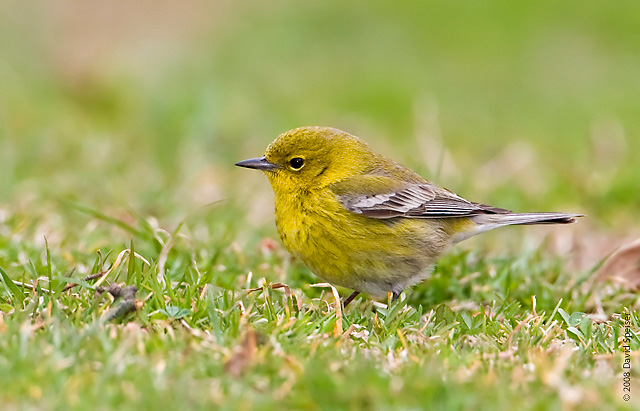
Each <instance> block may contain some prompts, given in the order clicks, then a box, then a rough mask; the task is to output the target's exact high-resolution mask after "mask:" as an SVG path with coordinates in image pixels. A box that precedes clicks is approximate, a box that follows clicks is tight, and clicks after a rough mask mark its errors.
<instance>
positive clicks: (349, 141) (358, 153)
mask: <svg viewBox="0 0 640 411" xmlns="http://www.w3.org/2000/svg"><path fill="white" fill-rule="evenodd" d="M374 158H375V154H373V153H372V152H371V150H370V149H369V147H368V146H367V144H366V143H365V142H364V141H362V140H360V139H359V138H358V137H355V136H352V135H351V134H349V133H346V132H344V131H341V130H338V129H335V128H330V127H301V128H296V129H293V130H289V131H287V132H285V133H283V134H281V135H280V136H278V138H276V139H275V140H274V141H273V142H272V143H271V144H270V145H269V147H267V151H266V153H265V155H264V157H259V158H252V159H249V160H244V161H240V162H238V163H236V165H237V166H240V167H247V168H253V169H257V170H261V171H263V172H264V173H265V174H266V175H267V177H268V178H269V181H270V182H271V187H272V188H273V191H274V192H275V193H276V194H278V193H282V194H285V193H293V192H295V191H300V190H312V189H316V188H322V187H326V186H327V185H330V184H333V183H336V182H338V181H340V180H342V179H344V178H347V177H350V176H354V175H357V174H360V173H362V172H364V171H365V170H366V169H367V168H369V167H370V166H371V164H372V163H373V160H374Z"/></svg>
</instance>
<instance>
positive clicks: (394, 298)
mask: <svg viewBox="0 0 640 411" xmlns="http://www.w3.org/2000/svg"><path fill="white" fill-rule="evenodd" d="M400 294H402V291H394V292H393V297H392V298H391V302H394V301H395V300H397V299H398V298H400Z"/></svg>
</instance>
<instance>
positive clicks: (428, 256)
mask: <svg viewBox="0 0 640 411" xmlns="http://www.w3.org/2000/svg"><path fill="white" fill-rule="evenodd" d="M236 166H239V167H245V168H250V169H256V170H260V171H262V172H263V173H264V174H265V175H266V176H267V178H268V180H269V182H270V184H271V188H272V190H273V193H274V203H275V223H276V228H277V231H278V234H279V236H280V238H281V240H282V242H283V244H284V246H285V248H286V249H287V250H288V251H289V252H290V253H291V254H292V255H293V256H294V257H296V258H297V259H299V260H301V261H302V262H303V263H304V264H305V265H306V266H307V267H308V268H309V269H310V270H311V271H312V272H313V273H314V274H315V275H316V276H318V277H319V278H321V279H322V280H324V281H326V282H329V283H330V284H332V285H336V286H341V287H345V288H348V289H351V290H353V292H352V293H351V294H350V295H349V296H348V297H347V298H346V299H344V301H343V304H344V306H345V307H346V306H347V305H348V304H349V303H350V302H351V301H352V300H353V299H354V298H355V297H356V296H358V295H359V294H360V293H365V294H367V295H370V296H376V297H382V296H389V294H391V296H392V300H393V301H395V300H397V299H398V297H399V296H400V295H401V293H402V292H403V290H405V289H408V288H409V287H411V286H413V285H415V284H417V283H418V282H420V281H422V280H423V279H425V278H426V277H427V276H428V275H429V274H430V272H431V271H432V270H433V267H434V265H435V263H436V261H437V260H438V258H439V257H440V256H442V255H443V254H444V253H445V252H446V251H447V250H449V248H450V247H452V246H453V245H455V244H457V243H459V242H461V241H463V240H465V239H468V238H470V237H472V236H475V235H477V234H481V233H484V232H487V231H489V230H493V229H494V228H498V227H503V226H507V225H532V224H567V223H573V222H575V221H576V219H577V218H578V217H582V215H581V214H573V213H559V212H546V213H515V212H512V211H510V210H506V209H503V208H498V207H493V206H489V205H484V204H481V203H476V202H472V201H468V200H465V199H464V198H462V197H460V196H459V195H457V194H455V193H454V192H452V191H450V190H447V189H445V188H443V187H441V186H439V185H437V184H435V183H432V182H430V181H428V180H427V179H425V178H423V177H421V176H420V175H418V174H417V173H416V172H414V171H412V170H411V169H409V168H407V167H405V166H403V165H401V164H400V163H397V162H395V161H393V160H391V159H388V158H386V157H385V156H383V155H381V154H378V153H375V152H374V151H372V149H371V148H370V147H369V146H368V145H367V143H365V142H364V141H363V140H361V139H360V138H358V137H356V136H354V135H351V134H349V133H347V132H345V131H342V130H339V129H336V128H331V127H320V126H308V127H300V128H295V129H292V130H289V131H287V132H284V133H282V134H280V135H279V136H278V137H277V138H276V139H275V140H274V141H273V142H272V143H271V144H270V145H269V146H268V147H267V149H266V151H265V154H264V156H262V157H258V158H251V159H248V160H243V161H239V162H237V163H236Z"/></svg>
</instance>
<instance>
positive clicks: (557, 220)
mask: <svg viewBox="0 0 640 411" xmlns="http://www.w3.org/2000/svg"><path fill="white" fill-rule="evenodd" d="M578 217H582V215H581V214H570V213H509V214H480V215H477V216H473V217H471V221H473V222H474V223H476V224H477V225H479V226H484V225H486V226H491V225H494V226H495V227H494V228H497V227H502V226H504V225H514V224H569V223H575V222H576V218H578Z"/></svg>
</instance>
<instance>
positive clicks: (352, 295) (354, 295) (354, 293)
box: [342, 291, 360, 308]
mask: <svg viewBox="0 0 640 411" xmlns="http://www.w3.org/2000/svg"><path fill="white" fill-rule="evenodd" d="M358 294H360V291H354V292H352V293H351V294H350V295H349V296H348V297H347V298H345V299H344V301H343V302H342V307H343V308H347V305H349V303H350V302H351V301H353V299H354V298H356V297H357V296H358Z"/></svg>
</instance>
